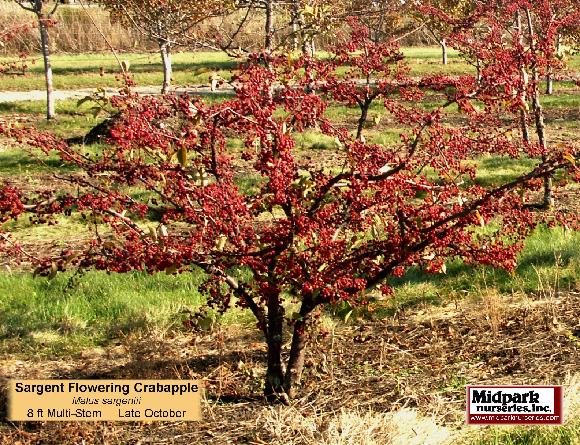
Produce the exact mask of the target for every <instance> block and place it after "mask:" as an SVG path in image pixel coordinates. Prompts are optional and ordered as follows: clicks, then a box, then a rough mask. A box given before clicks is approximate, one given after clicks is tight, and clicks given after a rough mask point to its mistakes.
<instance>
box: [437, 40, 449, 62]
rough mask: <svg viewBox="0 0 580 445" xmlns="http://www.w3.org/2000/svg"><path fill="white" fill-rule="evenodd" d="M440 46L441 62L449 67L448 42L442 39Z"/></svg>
mask: <svg viewBox="0 0 580 445" xmlns="http://www.w3.org/2000/svg"><path fill="white" fill-rule="evenodd" d="M439 45H440V46H441V62H442V63H443V65H447V41H446V40H445V39H441V40H439Z"/></svg>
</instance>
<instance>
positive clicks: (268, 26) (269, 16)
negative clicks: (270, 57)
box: [264, 0, 274, 52]
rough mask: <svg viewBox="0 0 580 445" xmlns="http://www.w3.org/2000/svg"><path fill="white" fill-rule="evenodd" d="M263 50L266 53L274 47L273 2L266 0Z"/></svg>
mask: <svg viewBox="0 0 580 445" xmlns="http://www.w3.org/2000/svg"><path fill="white" fill-rule="evenodd" d="M264 33H265V38H264V49H265V50H266V51H268V52H270V51H272V48H273V47H274V0H266V23H265V26H264Z"/></svg>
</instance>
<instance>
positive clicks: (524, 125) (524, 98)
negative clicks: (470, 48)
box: [516, 11, 530, 144]
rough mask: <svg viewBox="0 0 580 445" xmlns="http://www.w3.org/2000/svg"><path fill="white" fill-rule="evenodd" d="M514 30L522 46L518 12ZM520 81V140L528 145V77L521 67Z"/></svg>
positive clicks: (523, 67)
mask: <svg viewBox="0 0 580 445" xmlns="http://www.w3.org/2000/svg"><path fill="white" fill-rule="evenodd" d="M516 29H517V30H518V33H519V38H518V41H519V44H520V45H522V47H523V44H524V36H523V32H522V17H521V15H520V12H519V11H516ZM520 79H521V81H522V87H521V91H520V101H521V106H522V108H521V109H520V127H521V130H522V139H523V140H524V142H525V143H526V144H529V143H530V130H529V128H528V112H527V104H528V93H527V91H528V85H529V76H528V72H527V71H526V67H525V66H524V65H523V63H522V65H521V66H520Z"/></svg>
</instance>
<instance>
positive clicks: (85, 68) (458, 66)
mask: <svg viewBox="0 0 580 445" xmlns="http://www.w3.org/2000/svg"><path fill="white" fill-rule="evenodd" d="M403 53H404V54H405V56H406V57H407V58H408V61H409V64H410V66H411V74H412V75H422V74H427V73H433V72H436V73H444V74H450V75H456V74H464V73H473V72H474V71H475V69H474V67H472V66H470V65H468V64H466V63H464V62H462V61H461V59H459V57H458V54H457V53H456V52H455V51H453V50H450V52H449V63H448V65H445V66H444V65H442V64H441V63H440V62H439V58H440V49H439V48H436V47H425V48H403ZM119 58H120V59H121V60H125V61H128V62H129V63H130V72H131V73H132V74H133V76H134V80H135V82H136V83H137V85H161V83H162V80H163V75H162V71H161V69H162V65H161V60H160V57H159V55H158V54H156V53H150V54H134V53H124V54H120V55H119ZM1 60H2V59H1V58H0V61H1ZM33 60H35V63H34V64H33V65H31V67H30V72H29V73H28V74H26V75H24V76H13V77H4V78H2V79H1V80H0V91H2V90H4V91H29V90H41V89H42V88H44V77H43V76H44V71H43V66H42V61H41V59H38V60H37V59H33ZM237 64H238V61H236V59H232V58H229V57H227V56H226V55H224V54H221V53H214V52H196V53H191V52H179V53H176V54H174V55H173V68H174V84H175V85H181V86H187V85H198V84H209V82H210V76H211V75H212V74H213V73H217V74H219V75H220V76H222V77H224V78H226V79H228V78H229V76H230V72H229V70H231V69H234V68H235V67H236V66H237ZM52 65H53V72H54V87H55V88H56V89H58V90H71V89H80V88H97V87H116V86H120V82H119V79H118V74H119V73H120V68H119V66H118V64H117V61H116V59H115V58H114V56H113V55H111V54H84V55H58V54H56V55H54V56H53V58H52ZM578 67H580V56H575V57H573V58H572V59H571V60H570V68H571V69H578ZM101 70H102V71H101Z"/></svg>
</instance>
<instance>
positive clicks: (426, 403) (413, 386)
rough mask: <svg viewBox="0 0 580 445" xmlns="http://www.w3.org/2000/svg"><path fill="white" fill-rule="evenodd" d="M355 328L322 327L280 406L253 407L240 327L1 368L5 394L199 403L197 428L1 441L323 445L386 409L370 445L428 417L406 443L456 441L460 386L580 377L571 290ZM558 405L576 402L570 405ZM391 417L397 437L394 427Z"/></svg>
mask: <svg viewBox="0 0 580 445" xmlns="http://www.w3.org/2000/svg"><path fill="white" fill-rule="evenodd" d="M366 318H367V319H366V320H365V322H364V323H362V324H361V323H356V324H354V323H353V324H348V323H347V324H345V323H342V322H337V321H336V320H335V319H333V318H331V317H330V316H324V317H323V320H324V321H323V323H322V324H321V328H319V329H318V331H317V333H316V334H315V335H314V336H313V338H312V339H311V348H310V351H309V355H308V359H307V363H306V372H305V376H304V377H305V381H304V385H303V387H302V392H301V395H300V397H299V398H298V399H297V400H295V401H294V402H293V403H292V405H291V406H289V407H285V406H278V407H270V406H268V405H267V404H266V403H265V402H264V401H263V400H262V398H261V395H260V390H261V382H262V378H263V372H264V370H263V369H262V363H263V361H264V357H265V347H264V344H263V343H262V342H261V339H260V338H259V336H257V335H255V334H254V333H253V332H252V331H249V330H248V329H247V328H239V329H238V328H236V327H233V326H229V327H218V328H217V329H216V330H214V331H211V332H197V333H194V332H191V333H181V334H172V335H168V336H162V335H161V334H159V333H157V334H153V333H152V334H150V335H142V336H139V337H127V338H123V339H120V340H119V341H118V342H116V343H115V344H112V345H110V346H108V347H106V348H97V349H95V348H92V349H87V350H84V351H83V352H82V353H80V354H79V355H78V356H75V357H70V358H67V359H58V360H42V361H39V360H38V359H37V358H35V357H30V358H28V359H21V358H20V359H18V358H11V357H4V360H3V363H2V364H1V365H0V376H1V379H2V383H3V384H5V382H6V380H7V379H9V378H15V377H18V378H106V379H112V378H132V379H139V378H142V379H145V378H147V379H149V378H155V379H160V378H183V379H191V378H194V379H202V380H203V381H204V384H205V387H206V393H205V394H206V398H205V400H204V401H203V413H204V419H203V420H202V421H201V422H196V423H187V422H175V423H171V422H161V423H150V424H143V423H126V424H124V423H116V424H114V423H72V422H70V423H62V424H61V423H16V424H12V423H3V424H0V443H1V444H3V445H4V444H5V445H8V444H16V443H19V444H55V445H56V444H64V443H66V444H73V443H74V444H77V443H78V444H81V443H87V444H88V443H91V444H92V443H95V444H128V443H131V444H164V443H176V444H177V443H179V444H193V443H196V444H197V443H200V444H201V443H212V444H266V443H271V444H304V445H306V444H312V443H329V442H325V440H328V438H329V437H330V435H331V431H330V430H331V428H332V425H333V421H336V419H337V418H338V417H340V416H343V418H342V422H344V415H345V413H349V414H348V415H349V416H351V417H352V416H353V415H355V414H356V413H358V415H364V413H367V414H368V413H373V415H374V416H381V415H384V414H383V413H389V412H391V411H396V412H397V414H396V415H395V416H399V417H394V418H393V419H391V423H390V424H389V425H390V427H384V428H383V429H382V430H381V429H378V430H377V431H375V432H374V433H373V434H375V435H377V437H376V439H377V440H378V441H376V442H374V443H387V440H388V441H390V442H389V443H399V442H397V440H404V437H407V436H406V435H405V434H408V433H409V431H411V430H413V428H414V429H415V430H416V431H419V430H420V428H424V427H425V426H424V424H425V422H426V420H425V419H426V418H427V417H424V416H432V419H433V420H430V421H428V430H429V432H425V433H423V432H422V433H421V434H425V435H426V436H424V437H423V439H425V441H422V442H417V443H461V440H462V439H461V438H462V437H465V435H467V436H469V435H470V434H475V433H476V432H477V431H476V430H474V429H473V428H467V427H466V426H464V409H465V389H464V385H466V384H468V383H471V384H473V383H478V384H512V385H513V384H526V385H529V384H570V382H574V381H576V380H577V379H578V377H579V375H578V370H579V365H580V349H579V346H580V321H579V320H580V292H566V293H562V294H557V295H553V296H551V297H549V298H547V297H540V296H536V297H534V296H532V297H522V296H517V295H514V296H512V297H510V298H509V301H508V302H507V304H506V301H505V297H501V299H500V297H499V295H496V294H494V293H493V292H490V293H489V294H488V295H482V296H481V299H480V300H477V301H476V300H473V301H462V302H457V303H456V304H451V305H448V306H444V307H439V308H436V309H433V308H432V307H429V308H427V307H419V308H415V309H413V310H407V311H401V312H399V313H397V314H396V315H395V316H393V317H391V318H389V319H384V320H375V319H373V317H372V313H367V314H366ZM568 396H569V397H571V398H573V400H572V399H570V400H568V401H569V402H572V403H578V402H580V400H579V399H578V397H579V396H580V394H569V395H568ZM353 413H355V414H353ZM361 413H363V414H361ZM568 414H569V415H571V414H572V413H568ZM400 416H403V417H404V419H406V420H405V422H407V423H408V425H407V427H408V428H407V430H408V431H403V430H404V428H403V427H402V426H401V425H399V427H401V428H402V429H401V428H399V430H393V428H394V426H393V422H394V423H395V424H396V423H400V422H401V418H400ZM397 419H398V420H397ZM435 420H436V422H435ZM422 422H423V423H422ZM422 425H423V426H422ZM421 431H422V430H421ZM334 433H335V434H336V431H334ZM381 434H382V435H381ZM421 434H419V433H416V437H419V436H420V435H421ZM389 435H390V436H389ZM426 437H431V439H429V440H427V439H426ZM397 438H398V439H397ZM402 438H403V439H402ZM381 440H385V442H382V441H381ZM409 440H410V439H409ZM337 443H338V442H337ZM341 443H342V442H341ZM344 443H347V442H344ZM356 443H358V442H356ZM361 443H363V442H361ZM365 443H366V442H365ZM369 443H372V442H369ZM401 443H404V441H403V442H401ZM408 443H414V442H412V441H409V442H408Z"/></svg>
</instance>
